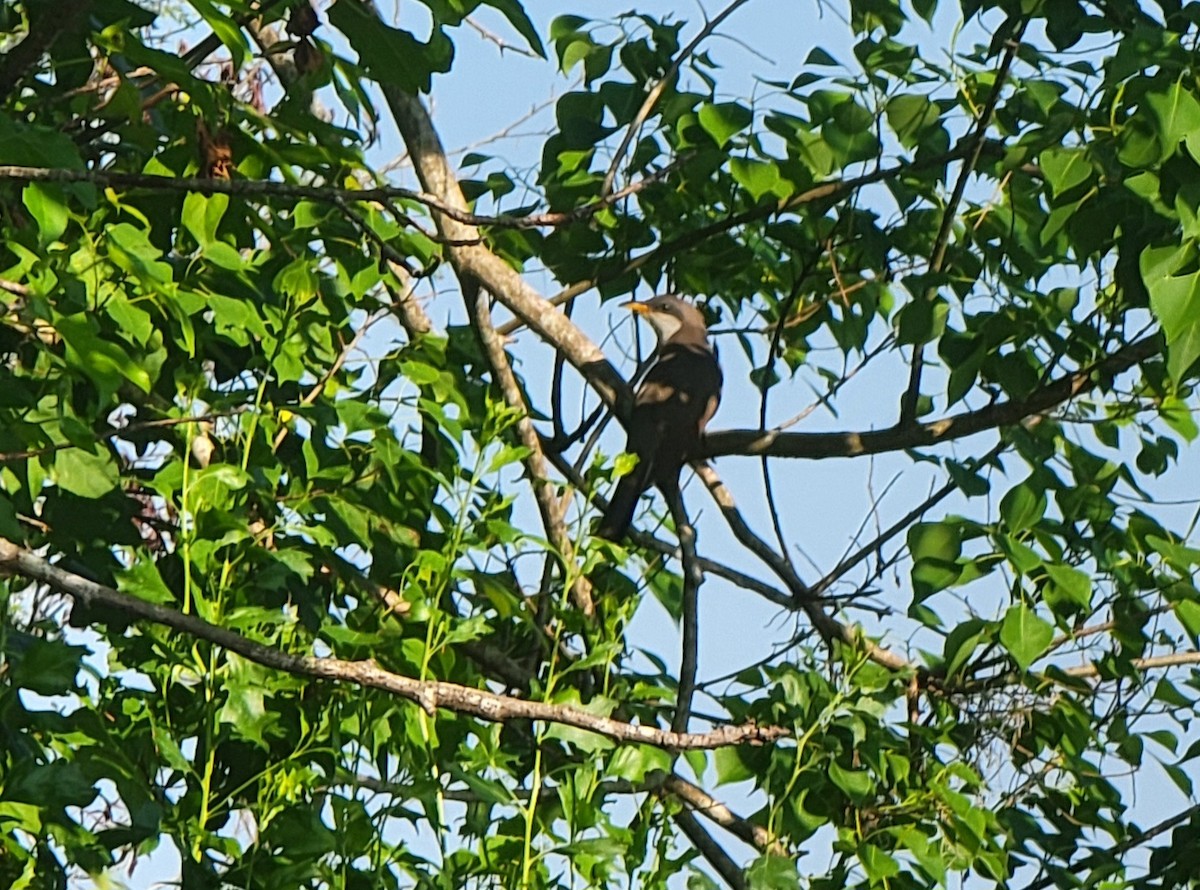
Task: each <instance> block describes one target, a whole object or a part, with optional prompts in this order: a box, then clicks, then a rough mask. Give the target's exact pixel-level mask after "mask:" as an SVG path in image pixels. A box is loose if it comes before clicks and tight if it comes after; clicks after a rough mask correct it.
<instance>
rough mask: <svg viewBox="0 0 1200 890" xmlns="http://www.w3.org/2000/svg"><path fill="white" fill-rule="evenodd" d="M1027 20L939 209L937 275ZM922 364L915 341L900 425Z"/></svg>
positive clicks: (932, 263)
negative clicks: (948, 196) (943, 203)
mask: <svg viewBox="0 0 1200 890" xmlns="http://www.w3.org/2000/svg"><path fill="white" fill-rule="evenodd" d="M1028 23H1029V18H1028V17H1022V18H1021V21H1020V23H1019V24H1018V25H1017V29H1016V32H1015V33H1014V34H1013V36H1012V37H1011V38H1010V39H1009V40H1008V41H1007V45H1006V46H1005V49H1004V56H1003V57H1002V58H1001V60H1000V67H999V68H998V69H997V71H996V81H995V83H994V84H993V85H992V90H991V92H990V93H989V94H988V97H987V101H986V102H984V105H983V108H982V109H980V112H979V117H978V119H977V120H976V122H975V130H974V132H973V133H972V134H971V135H970V137H968V145H970V151H969V152H968V153H967V156H966V157H965V158H964V159H963V165H962V169H961V170H959V172H958V179H957V180H956V181H955V183H954V190H953V192H951V194H950V200H949V201H948V202H947V203H946V209H945V210H944V211H943V212H942V224H941V227H940V228H939V229H938V233H937V237H936V238H934V241H933V253H932V255H931V256H930V259H929V271H930V272H931V273H933V274H935V275H936V274H938V273H940V272H941V271H942V269H943V268H944V267H945V264H946V252H947V251H948V249H949V246H950V233H951V231H952V230H953V227H954V220H955V219H956V218H957V216H958V205H959V204H960V203H962V198H963V193H964V192H965V191H966V189H967V180H968V179H970V177H971V174H973V173H974V172H975V167H976V165H978V163H979V156H980V154H981V153H982V151H983V143H984V137H985V136H986V135H987V131H988V127H990V126H991V124H992V115H994V114H995V112H996V105H997V103H998V102H999V101H1000V93H1001V92H1002V91H1003V90H1004V87H1005V85H1006V84H1007V82H1008V72H1009V69H1010V68H1011V67H1012V63H1013V59H1015V58H1016V55H1017V50H1018V49H1020V48H1021V37H1022V36H1023V35H1024V33H1025V26H1026V25H1027V24H1028ZM933 294H934V288H931V289H930V290H929V291H927V292H926V293H925V294H924V295H923V296H922V297H920V299H923V300H926V301H929V300H932V299H933ZM924 363H925V344H924V343H916V344H914V345H913V356H912V366H911V368H910V369H909V376H908V388H907V389H906V390H905V392H904V395H903V396H902V397H901V400H900V425H902V426H903V425H907V424H911V423H912V422H913V421H914V420H915V419H916V416H917V402H918V401H919V400H920V397H921V373H922V368H923V367H924Z"/></svg>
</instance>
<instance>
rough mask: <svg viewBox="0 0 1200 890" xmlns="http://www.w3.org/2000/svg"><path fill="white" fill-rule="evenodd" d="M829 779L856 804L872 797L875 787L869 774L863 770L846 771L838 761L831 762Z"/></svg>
mask: <svg viewBox="0 0 1200 890" xmlns="http://www.w3.org/2000/svg"><path fill="white" fill-rule="evenodd" d="M829 778H830V780H831V781H832V782H833V784H835V785H837V786H838V787H839V788H841V789H842V791H844V792H845V793H846V796H847V797H849V798H850V799H851V800H853V801H855V802H856V803H862V802H863V801H865V800H866V799H867V798H868V797H870V796H871V792H872V790H873V789H874V787H875V783H874V782H873V781H872V779H871V774H870V773H869V772H867V771H866V770H862V769H846V768H844V767H842V766H840V765H839V764H838V762H837V761H836V760H831V761H830V762H829Z"/></svg>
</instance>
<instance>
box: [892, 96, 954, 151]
mask: <svg viewBox="0 0 1200 890" xmlns="http://www.w3.org/2000/svg"><path fill="white" fill-rule="evenodd" d="M885 113H886V114H887V119H888V125H889V126H891V128H892V129H893V130H894V131H895V132H896V136H897V138H899V140H900V144H901V145H903V146H904V147H905V148H912V147H913V146H915V145H917V144H918V143H919V142H920V141H921V137H922V135H923V134H924V132H925V130H926V129H927V128H929V127H934V126H937V124H938V121H939V119H940V114H939V112H938V107H937V106H936V105H934V104H933V102H931V101H930V100H929V98H928V97H927V96H922V95H918V94H912V93H909V94H903V95H899V96H893V97H892V98H891V99H890V100H888V104H887V108H886V110H885Z"/></svg>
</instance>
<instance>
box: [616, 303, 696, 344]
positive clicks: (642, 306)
mask: <svg viewBox="0 0 1200 890" xmlns="http://www.w3.org/2000/svg"><path fill="white" fill-rule="evenodd" d="M621 305H622V306H624V307H625V308H626V309H628V310H630V311H631V312H636V313H637V314H638V315H640V316H641V317H642V318H644V319H646V321H648V322H649V323H650V326H651V327H652V328H654V333H656V334H657V335H658V342H659V343H669V342H672V341H674V342H682V341H688V342H697V343H707V342H708V325H707V324H706V323H705V321H704V314H703V313H702V312H701V311H700V310H699V309H697V308H696V307H695V306H693V305H692V304H691V303H689V302H687V301H686V300H681V299H680V298H679V297H677V296H675V295H673V294H662V295H660V296H657V297H653V298H651V299H649V300H646V301H644V302H639V301H637V300H631V301H630V302H628V303H622V304H621Z"/></svg>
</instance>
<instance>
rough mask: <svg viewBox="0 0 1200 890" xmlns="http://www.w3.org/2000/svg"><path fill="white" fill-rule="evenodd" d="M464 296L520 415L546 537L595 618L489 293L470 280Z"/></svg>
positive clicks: (582, 607) (497, 379) (578, 603)
mask: <svg viewBox="0 0 1200 890" xmlns="http://www.w3.org/2000/svg"><path fill="white" fill-rule="evenodd" d="M463 297H464V299H465V300H466V303H467V312H468V313H469V314H470V316H471V322H472V324H474V326H475V331H476V333H478V335H479V340H480V342H481V343H482V344H483V354H484V356H485V357H486V358H487V362H488V366H489V367H490V369H491V372H492V381H493V382H494V383H495V384H496V388H497V389H499V390H500V392H501V394H502V395H503V396H504V401H505V403H506V404H507V405H508V406H509V408H511V409H512V410H514V411H516V412H517V414H518V415H519V416H518V420H517V435H518V436H519V437H520V439H521V444H522V445H524V446H525V448H526V449H527V450H528V451H529V454H527V455H526V456H525V457H524V458H523V459H522V461H521V463H523V464H524V465H525V472H526V473H528V474H529V483H530V485H531V486H532V488H533V496H534V499H535V500H536V501H537V505H538V512H539V513H540V514H541V517H542V527H543V528H544V529H545V530H546V537H547V538H548V539H549V541H550V546H552V547H553V548H554V549H555V550H556V551H557V552H558V556H559V559H560V560H561V567H562V578H563V583H567V582H568V580H570V579H571V576H572V575H574V576H575V577H574V579H573V580H570V584H571V600H572V602H574V603H575V607H576V608H577V609H579V611H580V612H582V613H583V614H584V615H586V616H587V617H588V618H591V617H592V616H593V615H594V614H595V612H596V609H595V605H594V604H593V603H592V585H591V583H590V582H589V581H588V579H587V578H586V577H584V576H583V575H582V574H580V573H579V571H578V566H576V564H575V547H574V545H573V544H572V543H571V538H570V536H569V535H568V534H567V528H566V525H565V524H564V523H563V517H562V512H561V511H560V510H559V508H558V497H557V496H556V494H555V491H554V486H553V485H552V484H551V482H550V479H549V477H548V476H547V474H546V456H545V455H544V454H543V453H542V441H541V438H540V437H539V436H538V433H537V430H536V429H535V428H534V426H533V421H532V420H530V419H529V406H528V405H527V404H525V394H524V393H523V392H521V386H520V384H519V383H517V377H516V375H515V374H513V370H512V365H510V364H509V361H508V355H507V354H505V352H504V343H503V341H502V340H501V339H500V335H499V334H497V333H496V328H495V327H493V325H492V311H491V308H490V307H489V306H488V296H487V292H486V291H484V290H483V289H482V288H480V287H479V286H478V285H477V284H475V283H474V282H469V281H468V282H464V286H463Z"/></svg>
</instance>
